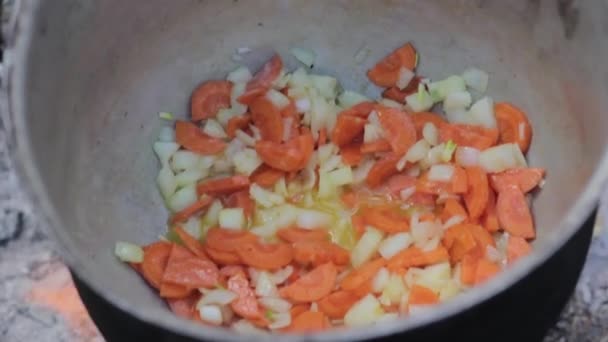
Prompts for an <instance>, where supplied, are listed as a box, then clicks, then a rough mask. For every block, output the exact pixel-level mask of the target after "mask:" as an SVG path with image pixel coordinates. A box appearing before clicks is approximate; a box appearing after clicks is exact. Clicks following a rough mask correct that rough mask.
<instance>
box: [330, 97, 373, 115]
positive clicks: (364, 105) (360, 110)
mask: <svg viewBox="0 0 608 342" xmlns="http://www.w3.org/2000/svg"><path fill="white" fill-rule="evenodd" d="M375 107H376V104H375V103H373V102H369V101H365V102H361V103H357V104H356V105H354V106H352V107H350V108H347V109H345V110H343V111H341V112H340V113H339V114H338V115H353V116H358V117H360V118H364V119H367V117H368V116H369V114H370V113H371V112H372V110H374V108H375Z"/></svg>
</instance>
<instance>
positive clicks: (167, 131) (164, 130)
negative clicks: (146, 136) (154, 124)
mask: <svg viewBox="0 0 608 342" xmlns="http://www.w3.org/2000/svg"><path fill="white" fill-rule="evenodd" d="M158 141H161V142H174V141H175V131H174V130H173V128H172V127H168V126H163V127H161V128H160V132H158Z"/></svg>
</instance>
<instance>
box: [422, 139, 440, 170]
mask: <svg viewBox="0 0 608 342" xmlns="http://www.w3.org/2000/svg"><path fill="white" fill-rule="evenodd" d="M444 149H445V143H441V144H439V145H437V146H433V147H431V149H430V150H429V152H428V153H427V154H426V157H425V158H424V159H422V160H421V161H420V167H421V168H423V169H427V168H429V167H431V166H432V165H435V164H438V163H441V155H442V154H443V150H444Z"/></svg>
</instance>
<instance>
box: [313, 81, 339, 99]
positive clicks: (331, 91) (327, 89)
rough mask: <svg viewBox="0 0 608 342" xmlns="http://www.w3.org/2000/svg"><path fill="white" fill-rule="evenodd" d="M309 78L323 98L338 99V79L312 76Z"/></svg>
mask: <svg viewBox="0 0 608 342" xmlns="http://www.w3.org/2000/svg"><path fill="white" fill-rule="evenodd" d="M309 77H310V80H311V82H312V84H313V86H314V87H315V88H316V89H317V90H318V91H319V94H320V95H321V96H322V97H324V98H325V99H327V100H333V99H335V98H336V95H337V91H338V87H337V86H338V80H337V79H336V78H334V77H331V76H325V75H310V76H309Z"/></svg>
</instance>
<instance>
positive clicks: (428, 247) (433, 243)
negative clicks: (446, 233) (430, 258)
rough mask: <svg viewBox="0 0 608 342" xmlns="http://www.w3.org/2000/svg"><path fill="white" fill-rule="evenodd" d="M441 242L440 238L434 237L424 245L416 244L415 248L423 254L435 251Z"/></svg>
mask: <svg viewBox="0 0 608 342" xmlns="http://www.w3.org/2000/svg"><path fill="white" fill-rule="evenodd" d="M440 242H441V236H440V235H435V236H433V237H432V238H430V239H429V240H427V241H426V242H424V243H421V244H418V245H417V247H418V248H420V250H421V251H423V252H430V251H432V250H435V249H436V248H437V246H439V243H440Z"/></svg>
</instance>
